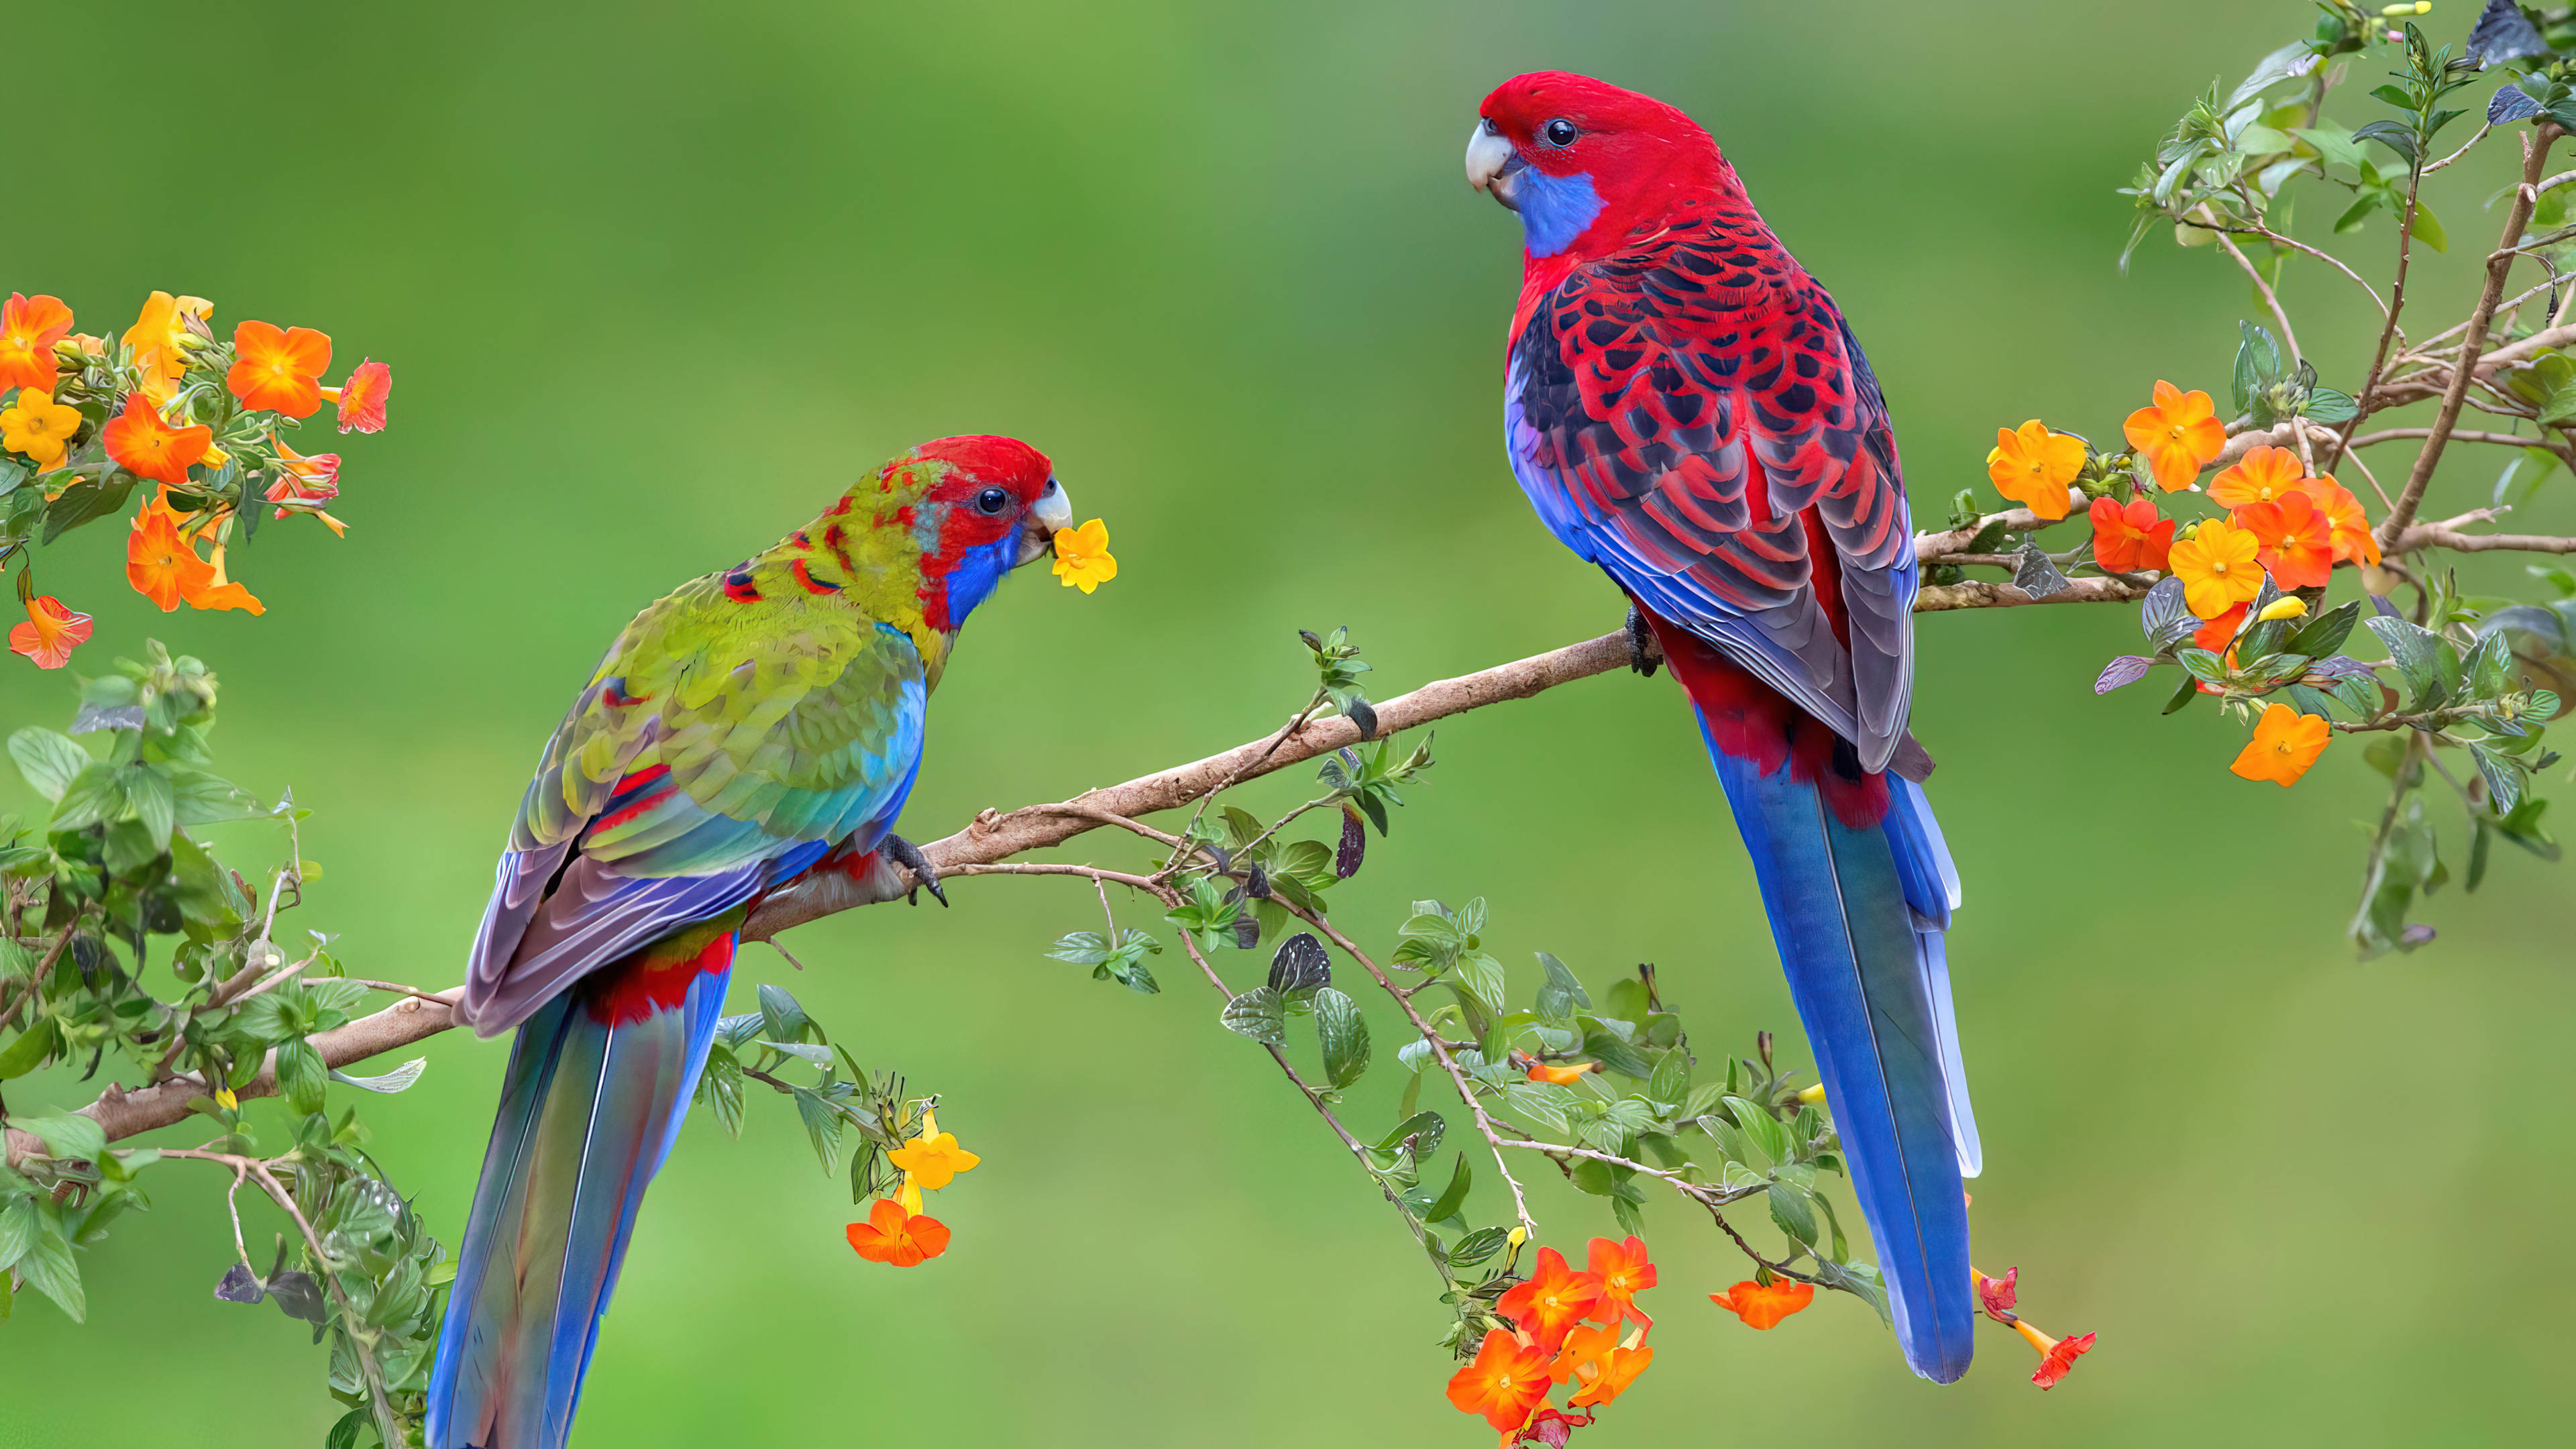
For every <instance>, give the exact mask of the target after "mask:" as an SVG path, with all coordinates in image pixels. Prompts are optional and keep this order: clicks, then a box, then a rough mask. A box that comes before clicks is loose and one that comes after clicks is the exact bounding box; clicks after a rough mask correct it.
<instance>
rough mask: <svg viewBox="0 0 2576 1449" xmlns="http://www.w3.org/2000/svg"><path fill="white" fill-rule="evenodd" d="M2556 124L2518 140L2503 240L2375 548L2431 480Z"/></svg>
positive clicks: (2403, 523)
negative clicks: (2519, 154) (2516, 178)
mask: <svg viewBox="0 0 2576 1449" xmlns="http://www.w3.org/2000/svg"><path fill="white" fill-rule="evenodd" d="M2558 136H2559V128H2558V126H2557V123H2555V122H2553V121H2543V122H2541V123H2540V124H2539V125H2537V126H2535V127H2533V128H2532V131H2531V134H2530V135H2529V136H2527V137H2525V138H2524V140H2523V147H2524V150H2523V162H2522V185H2521V186H2520V187H2517V188H2516V189H2515V191H2514V194H2513V205H2512V206H2511V207H2509V208H2507V210H2506V214H2505V223H2504V240H2503V242H2502V243H2500V244H2499V246H2500V249H2499V250H2497V251H2495V252H2493V253H2490V254H2489V255H2488V257H2487V279H2486V288H2485V290H2484V291H2483V292H2481V293H2480V294H2479V296H2478V305H2477V310H2475V311H2473V312H2471V313H2470V314H2469V329H2468V331H2467V332H2465V333H2463V334H2461V337H2460V356H2459V360H2458V361H2457V362H2454V363H2453V364H2452V365H2451V385H2450V389H2449V390H2448V391H2447V392H2445V393H2444V394H2443V395H2442V406H2441V410H2440V411H2439V412H2437V413H2435V414H2434V415H2433V428H2432V432H2431V435H2430V436H2428V437H2427V438H2426V439H2425V440H2424V447H2423V451H2421V452H2419V453H2417V454H2416V455H2415V469H2414V471H2413V472H2412V473H2409V474H2408V475H2407V478H2406V486H2405V488H2404V490H2402V491H2401V492H2400V493H2399V494H2398V495H2397V503H2396V506H2394V507H2392V508H2390V509H2389V510H2388V517H2387V518H2385V519H2383V520H2382V521H2381V522H2380V525H2379V547H2380V550H2381V552H2383V553H2386V552H2391V551H2393V550H2392V548H2391V546H2392V545H2393V544H2395V543H2396V542H2397V541H2398V540H2400V539H2401V538H2403V537H2405V534H2406V528H2407V525H2408V524H2411V523H2413V522H2414V521H2415V510H2416V509H2417V508H2418V507H2419V506H2420V505H2421V504H2422V503H2423V501H2424V490H2425V489H2426V488H2427V487H2428V486H2430V485H2431V484H2432V481H2433V469H2434V467H2435V466H2436V465H2437V464H2439V463H2440V462H2441V461H2442V449H2443V447H2444V446H2445V445H2446V444H2447V443H2448V442H2449V441H2450V437H2451V430H2452V429H2453V428H2454V427H2456V426H2458V424H2459V421H2460V408H2461V406H2462V405H2463V404H2464V403H2466V402H2467V400H2468V395H2469V379H2470V378H2471V377H2472V376H2474V375H2475V374H2476V372H2477V370H2478V354H2479V353H2480V352H2481V351H2482V350H2483V349H2484V348H2485V346H2486V340H2487V324H2488V323H2489V322H2491V321H2493V320H2494V318H2495V311H2496V304H2497V303H2498V302H2499V301H2501V300H2502V299H2503V297H2504V287H2505V281H2506V279H2507V278H2508V277H2510V276H2511V275H2512V273H2513V257H2514V254H2513V252H2512V250H2511V248H2512V246H2513V244H2514V242H2515V240H2516V239H2517V238H2519V237H2520V236H2521V235H2522V233H2523V228H2524V227H2525V226H2527V225H2528V224H2529V223H2530V221H2531V209H2532V203H2533V201H2534V199H2535V193H2534V192H2533V190H2532V187H2533V186H2534V184H2536V183H2537V182H2538V181H2539V180H2540V171H2541V167H2542V165H2543V163H2545V162H2546V161H2547V160H2548V158H2549V147H2550V145H2551V144H2552V143H2553V142H2555V141H2556V140H2557V139H2558Z"/></svg>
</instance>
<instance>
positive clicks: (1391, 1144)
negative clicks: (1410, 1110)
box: [1377, 1112, 1449, 1161]
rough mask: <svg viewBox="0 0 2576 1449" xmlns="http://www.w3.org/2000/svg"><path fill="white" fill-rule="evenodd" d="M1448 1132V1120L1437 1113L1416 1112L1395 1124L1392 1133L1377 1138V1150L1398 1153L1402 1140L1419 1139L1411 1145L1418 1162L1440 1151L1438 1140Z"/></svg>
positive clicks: (1402, 1144) (1401, 1146)
mask: <svg viewBox="0 0 2576 1449" xmlns="http://www.w3.org/2000/svg"><path fill="white" fill-rule="evenodd" d="M1448 1131H1449V1122H1448V1119H1447V1118H1444V1117H1442V1116H1441V1115H1440V1114H1439V1113H1437V1112H1416V1113H1414V1114H1413V1115H1412V1116H1410V1117H1407V1118H1405V1119H1404V1120H1403V1121H1401V1122H1398V1123H1396V1124H1395V1130H1394V1131H1392V1132H1389V1133H1387V1134H1386V1135H1385V1136H1384V1137H1381V1138H1379V1139H1378V1143H1377V1150H1378V1151H1380V1152H1399V1151H1402V1150H1403V1148H1404V1139H1406V1138H1408V1137H1414V1138H1419V1139H1420V1140H1419V1141H1417V1142H1415V1143H1414V1144H1413V1155H1414V1159H1415V1160H1416V1161H1420V1160H1421V1159H1423V1158H1426V1157H1429V1156H1430V1155H1431V1154H1432V1153H1434V1152H1437V1151H1439V1150H1440V1139H1441V1138H1442V1137H1444V1136H1446V1135H1447V1134H1448Z"/></svg>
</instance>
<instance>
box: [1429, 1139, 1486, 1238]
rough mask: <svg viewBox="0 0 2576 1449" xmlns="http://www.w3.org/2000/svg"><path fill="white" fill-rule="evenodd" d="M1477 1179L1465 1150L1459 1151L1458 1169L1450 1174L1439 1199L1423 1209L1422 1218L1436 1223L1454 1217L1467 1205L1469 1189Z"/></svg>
mask: <svg viewBox="0 0 2576 1449" xmlns="http://www.w3.org/2000/svg"><path fill="white" fill-rule="evenodd" d="M1475 1180H1476V1173H1475V1169H1473V1168H1471V1167H1469V1166H1468V1165H1467V1154H1466V1153H1464V1152H1461V1153H1459V1154H1458V1166H1457V1168H1456V1170H1454V1171H1452V1172H1451V1173H1450V1174H1449V1185H1448V1186H1447V1187H1445V1188H1442V1189H1441V1191H1440V1197H1439V1199H1438V1200H1437V1201H1435V1202H1433V1203H1432V1204H1431V1206H1430V1207H1428V1208H1426V1209H1424V1210H1423V1214H1422V1220H1423V1221H1424V1222H1427V1223H1436V1222H1440V1221H1442V1220H1444V1219H1446V1218H1450V1217H1454V1216H1455V1215H1456V1214H1457V1212H1458V1209H1460V1208H1461V1207H1464V1206H1466V1203H1467V1189H1468V1187H1469V1186H1470V1185H1471V1184H1473V1183H1474V1182H1475Z"/></svg>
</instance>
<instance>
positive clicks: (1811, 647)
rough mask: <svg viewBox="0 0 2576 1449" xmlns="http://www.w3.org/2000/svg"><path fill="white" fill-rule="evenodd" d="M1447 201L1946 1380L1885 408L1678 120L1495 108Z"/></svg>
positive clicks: (1902, 584)
mask: <svg viewBox="0 0 2576 1449" xmlns="http://www.w3.org/2000/svg"><path fill="white" fill-rule="evenodd" d="M1467 178H1468V180H1469V181H1470V182H1471V183H1473V184H1474V185H1475V186H1476V187H1478V188H1479V189H1482V190H1485V191H1487V192H1490V193H1491V194H1492V195H1493V196H1494V198H1495V199H1496V200H1498V201H1500V202H1502V203H1503V205H1505V206H1507V207H1509V208H1511V209H1512V210H1513V211H1515V212H1518V213H1519V215H1520V219H1521V227H1522V231H1523V234H1524V237H1525V239H1526V241H1527V249H1526V252H1525V254H1524V267H1523V271H1522V279H1521V293H1520V305H1519V306H1518V308H1517V309H1516V310H1515V311H1514V312H1513V315H1512V330H1511V337H1510V344H1509V347H1510V351H1509V354H1508V357H1507V359H1506V362H1505V368H1504V373H1505V382H1504V392H1503V415H1504V424H1503V426H1504V433H1505V440H1506V445H1507V447H1508V449H1509V452H1510V457H1511V465H1512V471H1513V473H1514V474H1515V475H1517V476H1518V477H1519V479H1520V484H1521V488H1522V491H1523V492H1525V493H1527V494H1528V495H1529V499H1530V502H1531V503H1532V504H1533V505H1534V506H1535V507H1536V508H1537V509H1538V514H1539V517H1540V519H1541V520H1543V521H1544V522H1545V523H1546V524H1547V526H1548V528H1549V530H1550V531H1551V532H1553V533H1554V534H1555V535H1556V536H1557V538H1558V539H1559V540H1561V541H1562V542H1563V543H1564V544H1565V545H1566V546H1567V547H1568V548H1571V549H1573V550H1574V551H1575V553H1577V554H1578V555H1580V556H1581V557H1583V558H1585V559H1588V560H1590V561H1591V562H1593V563H1596V564H1598V565H1600V566H1601V568H1602V570H1603V571H1604V572H1606V573H1608V574H1609V575H1610V577H1611V579H1612V580H1613V581H1614V582H1616V583H1617V584H1618V586H1619V587H1620V589H1621V590H1623V591H1624V592H1625V593H1626V594H1627V596H1628V599H1629V601H1630V605H1631V612H1630V616H1629V626H1630V637H1631V639H1632V641H1634V645H1635V648H1636V649H1637V657H1638V660H1639V665H1640V668H1641V669H1650V668H1651V665H1650V664H1649V663H1648V662H1647V658H1648V656H1647V655H1646V654H1645V652H1644V640H1645V637H1646V635H1647V634H1648V633H1649V632H1651V634H1652V636H1653V638H1654V640H1655V641H1656V643H1658V644H1659V645H1660V646H1661V648H1662V651H1663V655H1664V658H1665V659H1666V660H1667V661H1668V662H1669V663H1670V664H1671V666H1672V671H1673V674H1674V677H1675V678H1677V679H1678V680H1680V682H1681V684H1682V687H1683V689H1684V690H1685V691H1687V692H1688V694H1689V695H1690V699H1691V703H1692V705H1693V706H1694V707H1695V708H1696V709H1697V711H1698V714H1699V720H1700V728H1701V732H1702V733H1703V735H1705V737H1706V739H1707V742H1708V747H1709V755H1710V757H1711V758H1712V759H1713V760H1714V761H1715V762H1716V765H1717V773H1718V778H1719V780H1720V781H1721V782H1723V784H1724V786H1725V790H1726V795H1727V799H1728V800H1729V802H1730V803H1731V804H1732V805H1733V807H1734V811H1735V819H1736V825H1737V828H1738V829H1739V830H1740V831H1741V832H1742V833H1743V836H1744V843H1745V848H1746V849H1747V851H1748V852H1750V854H1751V855H1752V857H1753V865H1754V874H1755V876H1756V877H1757V879H1758V882H1759V884H1760V887H1761V891H1762V898H1763V903H1764V905H1765V907H1766V908H1767V909H1768V911H1769V913H1770V917H1771V931H1772V937H1773V939H1774V941H1775V942H1776V943H1777V944H1778V946H1779V950H1780V959H1781V964H1782V966H1783V967H1784V968H1785V969H1786V971H1787V973H1788V977H1789V991H1790V996H1791V998H1792V999H1793V1000H1794V1001H1795V1002H1796V1004H1797V1008H1798V1015H1799V1018H1800V1020H1802V1021H1803V1022H1804V1023H1805V1024H1806V1028H1807V1036H1808V1038H1809V1040H1810V1041H1811V1042H1812V1043H1813V1044H1814V1048H1815V1052H1816V1061H1817V1066H1818V1068H1819V1071H1820V1074H1821V1075H1822V1076H1823V1078H1824V1086H1825V1094H1826V1100H1827V1101H1828V1103H1829V1104H1830V1107H1831V1110H1832V1113H1833V1118H1834V1126H1835V1130H1836V1131H1837V1133H1838V1134H1839V1135H1840V1137H1841V1140H1842V1146H1843V1152H1844V1155H1845V1157H1846V1158H1847V1160H1848V1161H1849V1163H1850V1168H1851V1176H1852V1188H1853V1192H1854V1194H1855V1195H1856V1196H1857V1197H1858V1198H1859V1200H1860V1205H1861V1211H1862V1214H1863V1215H1864V1216H1865V1217H1866V1218H1867V1219H1868V1221H1869V1227H1870V1233H1871V1235H1872V1237H1874V1238H1875V1239H1876V1240H1877V1244H1878V1253H1879V1262H1880V1267H1881V1270H1882V1272H1883V1273H1884V1275H1885V1278H1886V1285H1887V1289H1888V1304H1889V1309H1890V1313H1891V1316H1892V1317H1893V1318H1894V1320H1895V1325H1896V1333H1897V1338H1898V1340H1899V1342H1900V1343H1901V1344H1902V1345H1903V1346H1904V1349H1905V1357H1906V1361H1907V1362H1908V1363H1910V1364H1912V1365H1913V1367H1914V1370H1915V1372H1917V1373H1919V1374H1922V1375H1923V1376H1924V1377H1926V1378H1930V1379H1935V1380H1938V1381H1940V1382H1943V1383H1948V1382H1950V1381H1951V1380H1954V1379H1956V1378H1958V1377H1959V1375H1960V1374H1962V1373H1964V1372H1966V1370H1967V1367H1968V1359H1969V1356H1970V1353H1971V1344H1970V1330H1971V1328H1972V1327H1973V1325H1974V1322H1975V1318H1976V1305H1975V1302H1974V1300H1973V1298H1972V1296H1971V1294H1970V1291H1969V1279H1968V1222H1967V1205H1966V1199H1965V1193H1964V1191H1963V1189H1962V1187H1961V1181H1960V1179H1961V1178H1962V1177H1963V1176H1973V1175H1975V1173H1976V1171H1977V1167H1978V1146H1977V1129H1976V1123H1975V1119H1974V1118H1973V1117H1972V1116H1971V1115H1970V1114H1969V1110H1968V1093H1967V1081H1966V1078H1965V1076H1964V1075H1963V1073H1962V1072H1961V1069H1960V1063H1959V1044H1958V1029H1957V1027H1956V1025H1955V1023H1954V1022H1953V1020H1952V1016H1951V1011H1950V980H1949V966H1948V963H1947V961H1946V959H1945V957H1944V956H1943V954H1942V933H1943V932H1944V931H1945V930H1946V929H1947V928H1948V926H1949V924H1950V913H1951V911H1952V910H1953V909H1954V908H1955V907H1956V906H1957V905H1958V903H1959V888H1958V875H1957V872H1956V871H1955V870H1954V869H1953V868H1952V866H1951V863H1950V854H1949V850H1948V848H1947V847H1946V846H1945V845H1943V843H1942V840H1941V830H1940V827H1939V826H1938V825H1937V824H1935V823H1934V821H1933V819H1932V812H1931V809H1930V807H1929V806H1928V805H1927V804H1926V803H1925V801H1924V797H1923V791H1922V789H1921V788H1920V786H1919V784H1918V782H1919V781H1920V780H1921V779H1922V778H1923V776H1924V775H1926V774H1927V773H1929V771H1930V768H1931V761H1930V759H1929V758H1928V757H1927V756H1925V755H1924V753H1923V751H1922V749H1921V748H1920V747H1919V746H1918V745H1916V744H1915V742H1914V740H1913V738H1912V736H1911V735H1910V734H1908V733H1907V728H1906V726H1907V714H1908V702H1909V697H1910V696H1911V694H1912V692H1913V672H1914V671H1913V661H1914V648H1913V604H1914V595H1915V589H1916V586H1917V582H1918V580H1917V574H1916V569H1915V562H1914V552H1913V537H1912V533H1911V528H1910V525H1909V523H1908V521H1907V514H1906V507H1905V488H1904V479H1903V476H1902V474H1901V473H1900V471H1899V469H1898V466H1897V461H1896V439H1895V435H1894V433H1893V432H1892V431H1891V429H1890V426H1889V423H1888V416H1887V404H1886V402H1885V400H1884V399H1883V398H1882V397H1881V396H1880V394H1879V387H1878V380H1877V379H1876V378H1875V377H1873V376H1872V375H1871V374H1870V369H1869V362H1868V359H1866V358H1864V357H1863V356H1861V350H1860V344H1859V343H1858V342H1857V341H1855V340H1854V339H1853V337H1852V333H1851V328H1850V327H1849V326H1848V325H1846V324H1845V323H1844V321H1843V318H1842V314H1841V313H1840V312H1839V311H1837V310H1836V309H1835V307H1834V302H1833V299H1832V298H1831V297H1829V296H1827V295H1826V294H1825V289H1824V288H1823V287H1821V286H1819V285H1817V283H1816V280H1815V279H1814V278H1813V277H1810V276H1808V275H1807V273H1806V270H1805V269H1804V268H1802V267H1800V266H1799V265H1798V263H1797V261H1796V259H1795V258H1793V257H1791V256H1790V255H1789V253H1788V251H1787V249H1786V248H1784V247H1782V246H1781V245H1780V241H1779V239H1778V238H1777V237H1775V236H1773V235H1772V234H1771V229H1770V228H1769V227H1768V226H1765V225H1764V224H1763V221H1762V218H1761V216H1760V215H1758V214H1757V213H1756V212H1755V211H1754V209H1753V203H1752V202H1751V201H1749V200H1747V199H1746V197H1745V194H1744V184H1743V183H1742V182H1741V181H1740V180H1738V179H1737V177H1736V174H1735V170H1734V168H1733V167H1731V166H1729V165H1728V164H1727V162H1726V159H1725V158H1724V157H1723V156H1721V155H1719V154H1718V149H1717V143H1716V142H1715V141H1713V140H1711V139H1710V138H1709V135H1708V133H1707V132H1706V131H1703V130H1701V129H1700V128H1699V126H1698V125H1696V124H1694V123H1693V122H1692V121H1691V119H1690V117H1688V116H1686V115H1684V114H1682V113H1681V112H1680V111H1678V110H1676V109H1674V108H1673V107H1671V106H1668V105H1665V104H1664V103H1662V102H1660V101H1657V100H1653V99H1651V98H1649V97H1646V96H1642V95H1639V94H1637V93H1635V92H1633V91H1625V90H1621V89H1619V88H1617V87H1615V86H1610V85H1605V84H1603V83H1602V82H1600V81H1597V80H1591V79H1588V78H1586V77H1583V76H1578V75H1568V74H1565V73H1562V72H1553V71H1551V72H1542V73H1539V74H1534V75H1524V76H1517V77H1515V78H1513V79H1511V80H1508V81H1505V82H1504V83H1503V84H1502V85H1501V86H1499V87H1498V88H1496V89H1495V91H1494V93H1493V94H1492V95H1490V96H1487V97H1486V98H1485V103H1484V106H1483V107H1482V109H1481V112H1480V119H1479V120H1478V122H1477V124H1476V128H1475V131H1474V132H1473V134H1472V135H1470V136H1469V138H1468V143H1467Z"/></svg>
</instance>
